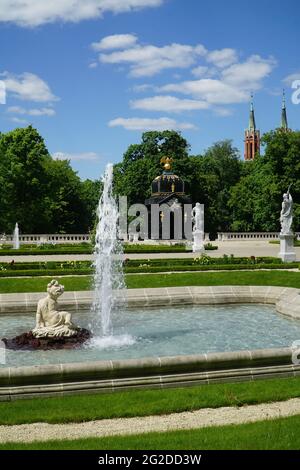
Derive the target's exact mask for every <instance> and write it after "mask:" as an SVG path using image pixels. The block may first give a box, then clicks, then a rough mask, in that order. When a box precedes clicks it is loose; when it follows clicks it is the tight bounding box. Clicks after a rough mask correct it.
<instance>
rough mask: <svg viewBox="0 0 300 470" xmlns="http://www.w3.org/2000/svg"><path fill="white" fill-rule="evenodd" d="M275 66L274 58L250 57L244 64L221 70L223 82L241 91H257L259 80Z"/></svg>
mask: <svg viewBox="0 0 300 470" xmlns="http://www.w3.org/2000/svg"><path fill="white" fill-rule="evenodd" d="M275 66H276V61H275V59H274V58H272V57H271V58H269V59H263V58H262V57H260V56H259V55H252V56H250V57H249V58H248V59H247V60H246V61H245V62H242V63H239V64H234V65H231V66H230V67H229V68H227V69H225V70H223V72H222V77H223V79H224V81H225V82H226V83H228V84H230V85H232V86H238V87H240V88H243V89H248V90H249V89H252V90H256V89H259V88H260V86H261V80H262V79H264V78H266V77H268V76H269V75H270V73H271V72H272V70H273V68H274V67H275Z"/></svg>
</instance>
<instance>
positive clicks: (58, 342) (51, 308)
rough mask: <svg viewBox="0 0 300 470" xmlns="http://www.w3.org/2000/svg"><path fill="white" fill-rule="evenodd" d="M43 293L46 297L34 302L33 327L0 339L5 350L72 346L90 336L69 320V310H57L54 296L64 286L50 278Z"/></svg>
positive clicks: (86, 339)
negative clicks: (35, 311) (34, 320)
mask: <svg viewBox="0 0 300 470" xmlns="http://www.w3.org/2000/svg"><path fill="white" fill-rule="evenodd" d="M47 292H48V295H47V297H45V298H44V299H41V300H40V301H39V302H38V307H37V313H36V326H35V328H34V329H33V330H31V331H28V332H25V333H22V334H21V335H19V336H16V337H15V338H3V339H2V340H3V342H4V344H5V345H6V347H7V348H8V349H13V350H22V349H24V350H37V349H42V350H48V349H72V348H77V347H79V346H81V345H82V344H83V343H85V342H86V341H88V340H89V339H90V338H91V333H90V331H88V330H86V329H85V328H79V327H77V326H75V325H74V324H73V323H72V314H71V313H70V312H65V311H63V310H59V308H58V304H57V299H58V297H60V296H61V295H62V294H63V293H64V286H62V285H61V284H59V282H58V281H55V280H53V281H51V282H50V283H49V284H48V286H47Z"/></svg>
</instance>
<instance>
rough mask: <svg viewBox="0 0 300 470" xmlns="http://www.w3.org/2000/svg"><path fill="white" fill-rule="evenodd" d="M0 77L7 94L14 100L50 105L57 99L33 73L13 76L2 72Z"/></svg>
mask: <svg viewBox="0 0 300 470" xmlns="http://www.w3.org/2000/svg"><path fill="white" fill-rule="evenodd" d="M0 76H1V77H2V80H3V81H4V83H5V86H6V91H7V93H8V94H9V93H11V94H12V96H13V97H14V98H17V99H20V100H24V101H35V102H40V103H43V102H48V103H50V102H53V101H57V100H58V99H59V98H57V97H56V96H55V95H54V94H53V93H52V91H51V90H50V87H49V85H48V84H47V83H46V82H45V81H44V80H42V79H41V78H40V77H38V76H37V75H35V74H33V73H29V72H25V73H22V74H20V75H14V74H12V73H9V72H4V73H2V74H1V75H0Z"/></svg>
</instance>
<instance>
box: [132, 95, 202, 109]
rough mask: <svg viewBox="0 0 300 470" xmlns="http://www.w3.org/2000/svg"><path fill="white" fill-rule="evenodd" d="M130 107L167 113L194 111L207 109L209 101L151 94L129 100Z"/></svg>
mask: <svg viewBox="0 0 300 470" xmlns="http://www.w3.org/2000/svg"><path fill="white" fill-rule="evenodd" d="M130 105H131V108H133V109H142V110H144V111H164V112H168V113H180V112H183V111H194V110H199V109H207V108H208V107H209V103H207V102H205V101H196V100H188V99H179V98H176V97H175V96H153V97H150V98H144V99H141V100H135V101H131V102H130Z"/></svg>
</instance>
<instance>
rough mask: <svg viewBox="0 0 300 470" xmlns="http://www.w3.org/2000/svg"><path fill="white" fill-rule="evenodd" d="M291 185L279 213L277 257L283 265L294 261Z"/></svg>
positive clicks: (284, 196)
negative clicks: (278, 250) (279, 228)
mask: <svg viewBox="0 0 300 470" xmlns="http://www.w3.org/2000/svg"><path fill="white" fill-rule="evenodd" d="M290 189H291V185H290V186H289V189H288V190H287V193H284V195H283V201H282V208H281V212H280V223H281V232H280V235H279V239H280V252H279V257H280V258H281V260H282V261H283V262H284V263H290V262H293V261H296V253H295V249H294V234H293V232H292V223H293V198H292V196H291V193H290Z"/></svg>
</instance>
